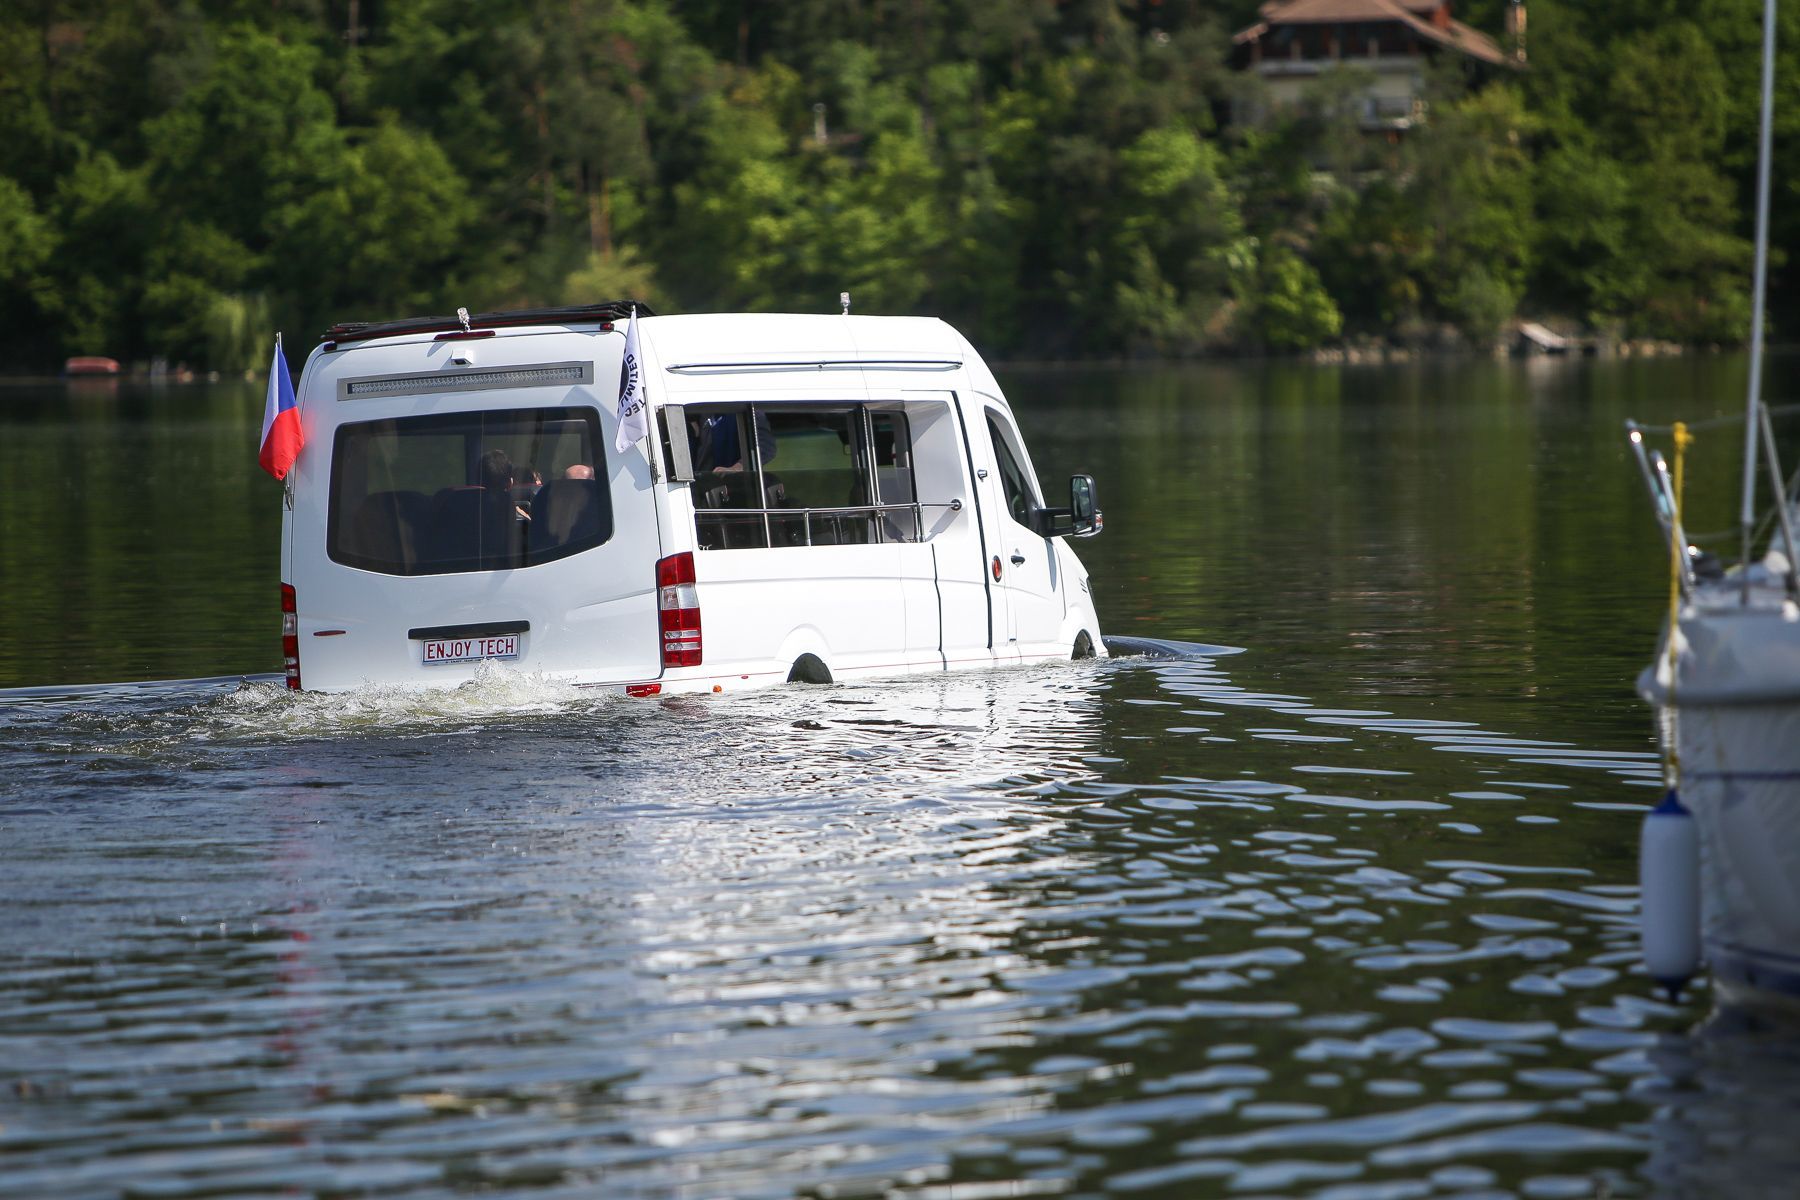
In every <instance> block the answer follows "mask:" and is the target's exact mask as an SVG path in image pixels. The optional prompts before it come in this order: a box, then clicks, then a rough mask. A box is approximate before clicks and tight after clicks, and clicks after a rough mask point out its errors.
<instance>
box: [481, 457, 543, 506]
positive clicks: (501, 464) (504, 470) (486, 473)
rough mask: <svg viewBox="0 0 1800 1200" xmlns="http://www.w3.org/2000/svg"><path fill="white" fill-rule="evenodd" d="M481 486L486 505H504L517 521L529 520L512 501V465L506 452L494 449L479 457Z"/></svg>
mask: <svg viewBox="0 0 1800 1200" xmlns="http://www.w3.org/2000/svg"><path fill="white" fill-rule="evenodd" d="M481 486H482V488H483V489H485V491H486V492H487V498H486V502H487V503H489V504H495V505H498V504H505V505H507V506H508V507H510V508H511V509H512V510H513V515H514V516H516V517H517V518H518V519H519V520H521V521H529V520H531V514H530V513H528V512H526V511H525V510H524V509H522V508H520V507H519V506H518V505H517V504H516V503H514V501H513V493H512V489H513V464H512V459H511V458H510V457H508V455H507V453H506V451H504V450H502V449H500V448H499V447H495V448H494V449H492V450H489V451H488V452H487V453H486V454H483V455H482V456H481Z"/></svg>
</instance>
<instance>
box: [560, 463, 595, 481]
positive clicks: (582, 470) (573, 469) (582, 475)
mask: <svg viewBox="0 0 1800 1200" xmlns="http://www.w3.org/2000/svg"><path fill="white" fill-rule="evenodd" d="M562 477H563V478H564V479H592V478H593V477H594V468H592V467H590V466H588V465H587V464H586V463H572V464H570V465H569V466H567V467H564V468H563V473H562Z"/></svg>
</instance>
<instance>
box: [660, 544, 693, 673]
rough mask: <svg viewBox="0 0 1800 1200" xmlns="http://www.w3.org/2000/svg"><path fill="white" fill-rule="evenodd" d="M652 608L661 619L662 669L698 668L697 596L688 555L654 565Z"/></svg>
mask: <svg viewBox="0 0 1800 1200" xmlns="http://www.w3.org/2000/svg"><path fill="white" fill-rule="evenodd" d="M656 607H657V609H658V610H659V611H658V615H659V616H660V617H661V618H662V665H663V666H665V667H697V666H699V665H700V592H699V589H698V588H696V587H695V586H694V555H693V552H692V551H687V552H684V553H682V554H671V555H670V556H669V557H667V558H664V559H660V560H658V562H657V564H656Z"/></svg>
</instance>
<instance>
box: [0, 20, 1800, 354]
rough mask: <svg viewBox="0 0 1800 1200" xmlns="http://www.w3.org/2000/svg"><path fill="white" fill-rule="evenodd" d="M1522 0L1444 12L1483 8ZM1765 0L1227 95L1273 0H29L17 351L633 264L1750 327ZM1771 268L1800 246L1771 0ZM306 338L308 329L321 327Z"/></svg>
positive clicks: (1010, 337)
mask: <svg viewBox="0 0 1800 1200" xmlns="http://www.w3.org/2000/svg"><path fill="white" fill-rule="evenodd" d="M1506 2H1507V0H1466V2H1459V3H1457V4H1456V5H1455V7H1454V13H1455V16H1456V17H1457V19H1459V20H1461V21H1464V22H1467V23H1468V24H1471V25H1473V26H1474V27H1476V28H1477V29H1480V30H1482V31H1484V32H1486V33H1488V34H1490V35H1491V36H1494V37H1495V38H1496V39H1498V37H1499V35H1500V29H1501V25H1502V17H1503V11H1502V10H1503V8H1504V5H1505V3H1506ZM1760 14H1761V5H1760V4H1759V3H1758V2H1757V0H1687V2H1686V3H1680V4H1677V3H1673V2H1671V0H1636V2H1634V3H1631V4H1620V3H1617V2H1616V0H1531V3H1530V5H1529V20H1530V25H1529V42H1528V50H1529V65H1528V69H1526V70H1522V71H1510V70H1502V71H1497V72H1489V73H1487V74H1485V75H1479V76H1478V75H1472V74H1471V73H1470V72H1469V71H1467V70H1465V69H1463V68H1461V67H1459V66H1457V65H1455V64H1449V63H1444V62H1441V61H1440V63H1439V64H1438V65H1437V66H1436V67H1434V68H1433V70H1432V71H1431V72H1430V75H1429V77H1428V97H1429V102H1430V104H1429V110H1428V112H1429V119H1428V121H1427V122H1426V123H1425V124H1424V125H1423V126H1422V127H1420V128H1417V129H1415V130H1413V131H1412V132H1410V133H1408V134H1407V135H1406V136H1405V137H1404V138H1401V139H1398V140H1391V139H1388V138H1386V137H1382V136H1379V135H1371V134H1368V133H1366V132H1364V131H1362V130H1361V129H1360V128H1359V126H1358V121H1357V115H1356V112H1355V109H1354V105H1353V104H1352V103H1351V100H1352V98H1353V97H1354V96H1355V95H1356V93H1357V90H1358V88H1359V87H1361V86H1363V85H1364V82H1365V80H1364V79H1363V77H1362V76H1361V75H1360V73H1359V72H1360V69H1359V68H1356V67H1353V66H1349V67H1345V68H1342V69H1340V70H1337V71H1333V72H1329V73H1327V74H1326V75H1324V76H1323V77H1322V78H1321V79H1320V81H1319V82H1318V84H1317V85H1316V86H1315V87H1314V88H1313V90H1312V92H1311V93H1310V94H1309V96H1308V98H1307V99H1306V100H1305V101H1304V102H1302V103H1299V104H1296V105H1292V106H1288V107H1285V108H1280V109H1277V110H1275V111H1272V112H1270V113H1268V114H1266V115H1265V116H1263V117H1262V118H1261V119H1259V120H1255V121H1241V122H1234V121H1233V120H1232V114H1233V113H1234V112H1238V111H1243V107H1242V106H1243V104H1244V102H1246V101H1254V100H1255V99H1256V98H1257V88H1258V87H1259V86H1260V83H1259V81H1258V80H1256V79H1255V78H1253V77H1252V76H1250V75H1248V74H1247V73H1244V72H1241V71H1237V70H1234V69H1233V68H1232V66H1231V64H1230V59H1231V55H1230V51H1231V34H1232V33H1233V32H1234V31H1235V30H1237V29H1240V28H1242V27H1244V26H1246V25H1248V24H1250V23H1251V22H1253V21H1254V20H1255V19H1256V16H1257V6H1256V0H1216V2H1212V3H1207V2H1203V0H517V2H514V3H473V2H471V0H273V2H271V0H259V2H252V0H12V3H9V4H7V5H5V6H4V7H3V8H0V367H4V368H6V369H13V370H16V369H26V368H44V367H53V366H54V365H56V364H58V363H60V362H61V361H62V359H63V358H64V357H65V356H67V355H73V354H105V355H110V356H113V357H116V358H119V359H121V360H124V361H133V362H141V361H145V360H147V359H149V358H151V357H153V356H155V357H162V358H166V359H167V360H168V361H170V362H172V363H173V362H182V363H186V364H189V365H191V366H194V367H196V368H200V369H215V370H225V371H241V370H246V369H251V368H256V367H260V366H261V365H262V364H263V363H265V362H266V355H267V353H268V345H269V340H270V337H271V335H272V333H273V331H274V330H275V329H277V328H283V329H286V330H287V331H288V337H289V342H290V345H291V346H293V347H294V350H293V351H290V357H294V356H295V354H294V352H295V351H299V350H301V348H302V347H304V346H306V345H307V344H308V343H310V341H311V339H312V337H313V336H315V335H316V334H317V333H318V332H319V331H320V330H322V329H323V328H324V327H325V326H326V325H328V324H330V323H332V322H334V321H340V320H351V319H370V320H378V319H384V318H393V317H399V316H405V315H412V314H417V313H427V312H432V313H435V312H448V311H453V310H454V309H455V308H456V307H457V306H458V305H466V306H467V307H468V308H469V309H470V310H471V311H476V312H479V311H485V310H493V309H500V308H511V307H525V306H533V305H550V304H565V303H581V302H586V301H592V300H600V299H613V298H619V297H629V298H636V299H640V300H643V301H645V302H647V303H649V304H651V305H653V306H655V307H656V308H657V309H658V310H659V311H676V312H680V311H687V312H694V311H720V310H737V309H752V310H788V311H805V312H828V311H836V308H837V298H838V294H839V292H841V291H848V292H850V293H851V294H852V296H853V300H854V304H855V310H856V311H857V312H861V313H921V314H932V315H937V316H941V317H943V318H945V319H946V320H949V321H951V322H952V323H953V324H955V325H957V326H958V327H959V328H961V329H962V330H963V331H964V332H965V333H966V334H967V335H968V336H969V337H970V338H971V340H973V341H974V342H975V343H976V344H977V345H978V346H981V347H982V349H983V350H984V352H989V353H992V354H995V355H999V356H1013V357H1025V356H1029V357H1041V358H1081V357H1117V356H1150V355H1193V354H1213V353H1260V352H1292V351H1301V350H1307V349H1310V348H1313V347H1317V346H1321V345H1329V344H1333V343H1337V342H1340V341H1344V340H1347V339H1348V340H1355V339H1369V340H1378V341H1384V342H1399V343H1404V344H1414V345H1423V344H1439V343H1442V342H1444V341H1446V340H1449V341H1453V342H1459V343H1462V344H1468V345H1487V344H1492V343H1493V342H1494V341H1495V339H1497V338H1499V337H1501V336H1502V335H1503V333H1504V331H1505V330H1506V329H1507V328H1508V326H1509V324H1510V323H1511V322H1513V321H1514V320H1516V319H1518V318H1520V317H1531V318H1534V319H1548V320H1551V321H1553V322H1561V323H1564V324H1565V325H1568V326H1570V327H1575V326H1579V327H1581V328H1584V329H1589V330H1595V331H1601V332H1604V333H1606V334H1607V335H1608V336H1613V337H1624V338H1655V339H1663V340H1672V341H1679V342H1686V343H1696V344H1729V343H1734V342H1741V341H1742V340H1743V339H1744V338H1745V336H1746V335H1747V332H1748V328H1749V311H1750V305H1749V296H1750V257H1751V251H1750V234H1751V217H1752V211H1753V203H1752V196H1753V183H1754V177H1755V164H1756V137H1757V127H1756V121H1757V89H1758V80H1759V76H1758V71H1759V69H1760V37H1761V30H1760ZM1782 21H1783V33H1784V36H1783V38H1782V41H1781V46H1782V52H1781V57H1780V61H1779V63H1778V67H1777V88H1778V92H1777V114H1778V123H1777V128H1776V154H1775V157H1774V180H1775V195H1774V206H1773V207H1774V213H1775V217H1774V237H1773V244H1774V245H1775V247H1777V257H1776V261H1775V265H1774V267H1773V275H1772V287H1771V297H1772V304H1773V305H1774V313H1775V320H1776V326H1775V327H1776V329H1777V331H1781V330H1783V329H1787V328H1791V327H1792V324H1793V321H1792V318H1793V317H1794V315H1795V314H1794V312H1793V305H1792V302H1791V301H1790V300H1788V299H1787V298H1786V295H1785V292H1784V291H1783V290H1782V288H1781V286H1780V285H1781V283H1782V281H1783V279H1784V278H1785V277H1786V273H1787V269H1788V264H1787V263H1786V262H1785V259H1784V257H1783V256H1782V255H1781V254H1780V252H1779V251H1780V248H1782V247H1793V246H1797V245H1800V169H1797V168H1800V136H1796V135H1797V134H1800V70H1796V68H1800V6H1795V5H1789V6H1788V7H1787V9H1786V11H1785V13H1784V14H1783V16H1782ZM295 365H296V366H297V365H298V363H297V361H296V363H295Z"/></svg>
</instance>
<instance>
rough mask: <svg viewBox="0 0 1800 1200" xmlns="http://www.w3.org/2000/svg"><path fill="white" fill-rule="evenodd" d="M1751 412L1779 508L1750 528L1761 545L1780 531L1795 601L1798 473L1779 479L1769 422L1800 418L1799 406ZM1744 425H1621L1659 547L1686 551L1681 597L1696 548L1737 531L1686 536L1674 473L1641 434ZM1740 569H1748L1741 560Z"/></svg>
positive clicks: (1732, 418) (1738, 420)
mask: <svg viewBox="0 0 1800 1200" xmlns="http://www.w3.org/2000/svg"><path fill="white" fill-rule="evenodd" d="M1756 410H1757V423H1758V425H1759V426H1760V430H1759V432H1760V434H1761V436H1760V437H1759V438H1757V441H1758V442H1759V443H1760V444H1761V449H1762V458H1763V466H1764V469H1765V470H1766V471H1767V474H1768V481H1769V488H1770V491H1771V492H1772V493H1773V494H1774V495H1776V496H1778V497H1780V498H1781V500H1780V503H1777V504H1775V505H1774V506H1773V512H1772V513H1767V514H1764V516H1763V517H1762V519H1761V521H1760V522H1759V523H1758V525H1757V527H1756V530H1755V534H1754V540H1756V541H1761V540H1762V539H1764V538H1766V537H1768V536H1769V534H1770V532H1771V529H1772V527H1773V526H1774V525H1776V524H1778V525H1779V526H1780V529H1781V546H1782V549H1783V551H1784V552H1785V554H1786V558H1787V564H1788V566H1787V571H1786V572H1785V581H1786V583H1787V589H1788V592H1789V594H1790V595H1794V596H1796V597H1800V553H1796V545H1797V542H1796V538H1795V532H1794V519H1793V508H1794V504H1795V502H1796V498H1797V497H1800V471H1796V472H1795V474H1794V475H1793V476H1792V477H1788V476H1785V475H1784V474H1783V472H1782V467H1781V458H1780V454H1779V452H1778V451H1777V449H1776V447H1775V435H1774V418H1776V417H1791V416H1796V415H1800V404H1780V405H1770V404H1766V403H1758V404H1757V405H1756ZM1744 420H1745V415H1744V414H1743V413H1728V414H1726V415H1724V416H1718V417H1708V418H1706V419H1704V420H1700V421H1689V422H1683V423H1680V424H1671V425H1656V424H1651V423H1649V422H1643V421H1634V420H1627V421H1626V422H1625V432H1626V436H1627V438H1628V439H1629V441H1630V444H1631V449H1632V456H1633V458H1635V459H1636V461H1637V464H1638V471H1639V474H1641V475H1642V476H1643V480H1644V486H1645V488H1646V489H1647V490H1648V491H1649V493H1650V503H1651V507H1652V509H1653V510H1654V512H1655V513H1656V520H1657V524H1658V525H1659V526H1660V527H1661V529H1662V533H1663V539H1664V542H1665V543H1666V544H1668V545H1671V546H1680V547H1683V548H1684V549H1685V551H1686V552H1685V553H1683V554H1681V555H1680V562H1679V564H1678V565H1679V570H1680V576H1681V584H1682V590H1683V592H1687V591H1689V590H1691V589H1692V588H1693V585H1694V582H1695V572H1694V561H1693V560H1694V556H1695V555H1696V554H1697V553H1698V552H1699V544H1700V543H1705V542H1710V541H1715V540H1720V539H1723V538H1727V537H1732V536H1735V535H1736V534H1737V533H1738V530H1735V529H1732V530H1722V531H1720V532H1718V533H1712V534H1690V533H1689V532H1688V531H1687V530H1686V528H1685V527H1684V524H1683V521H1682V517H1681V505H1680V499H1679V496H1678V494H1677V488H1676V484H1675V479H1674V473H1673V472H1672V471H1671V469H1670V466H1669V463H1668V460H1667V459H1666V458H1665V457H1664V455H1663V453H1662V451H1661V450H1657V449H1654V448H1652V447H1650V446H1649V445H1648V444H1647V443H1646V435H1647V434H1670V435H1676V436H1683V435H1691V434H1694V433H1702V432H1705V431H1707V430H1711V429H1723V428H1728V427H1731V426H1734V425H1741V424H1743V423H1744ZM1747 540H1748V539H1747ZM1746 565H1748V562H1747V560H1746Z"/></svg>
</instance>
